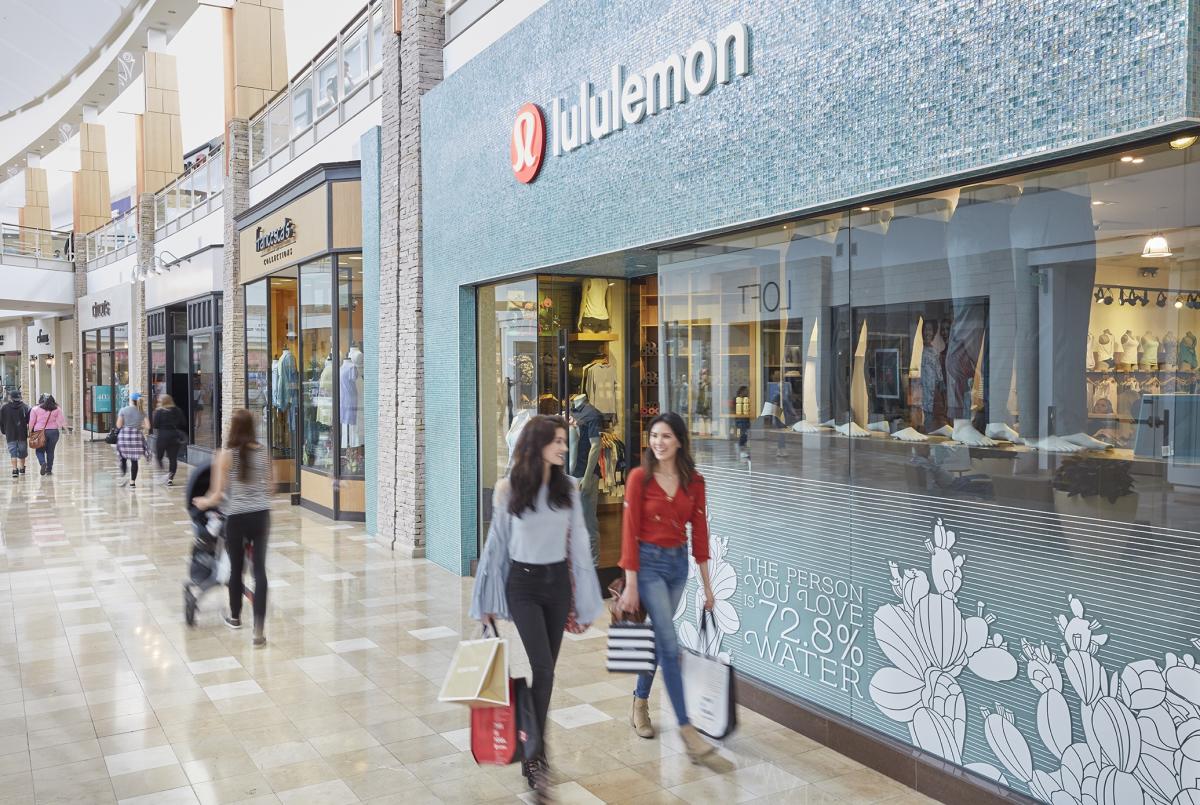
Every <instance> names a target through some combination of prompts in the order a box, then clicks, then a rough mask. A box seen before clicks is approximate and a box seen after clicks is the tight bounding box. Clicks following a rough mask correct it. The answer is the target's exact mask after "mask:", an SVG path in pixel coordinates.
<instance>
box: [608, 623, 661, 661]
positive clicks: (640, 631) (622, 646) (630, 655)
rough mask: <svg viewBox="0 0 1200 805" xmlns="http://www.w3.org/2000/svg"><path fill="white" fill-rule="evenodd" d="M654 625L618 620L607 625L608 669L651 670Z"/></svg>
mask: <svg viewBox="0 0 1200 805" xmlns="http://www.w3.org/2000/svg"><path fill="white" fill-rule="evenodd" d="M654 657H655V655H654V627H653V626H651V625H650V624H649V623H629V622H626V621H618V622H616V623H612V624H609V627H608V652H607V656H606V658H605V659H606V664H607V667H608V670H609V671H611V672H613V673H620V674H636V673H639V672H641V671H653V670H654V668H655V662H654Z"/></svg>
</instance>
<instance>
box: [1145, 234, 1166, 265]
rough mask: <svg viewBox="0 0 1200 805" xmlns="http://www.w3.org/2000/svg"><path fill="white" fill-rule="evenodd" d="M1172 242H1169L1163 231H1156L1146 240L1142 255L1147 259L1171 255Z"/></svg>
mask: <svg viewBox="0 0 1200 805" xmlns="http://www.w3.org/2000/svg"><path fill="white" fill-rule="evenodd" d="M1170 256H1171V244H1169V243H1167V239H1166V238H1165V237H1164V236H1163V234H1162V233H1161V232H1155V233H1154V234H1153V235H1151V236H1150V239H1149V240H1147V241H1146V246H1145V248H1143V249H1142V257H1145V258H1147V259H1151V258H1156V257H1170Z"/></svg>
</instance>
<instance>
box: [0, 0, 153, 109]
mask: <svg viewBox="0 0 1200 805" xmlns="http://www.w3.org/2000/svg"><path fill="white" fill-rule="evenodd" d="M135 5H137V0H87V2H79V0H37V2H23V3H21V2H18V3H3V4H0V116H4V115H8V114H10V113H12V112H13V111H15V110H17V109H20V108H21V107H22V106H25V105H27V104H29V103H32V102H35V101H36V100H37V99H38V98H40V97H41V96H43V95H45V94H47V93H50V92H52V91H54V90H55V89H56V88H57V86H58V85H59V84H60V83H62V82H64V81H65V80H68V79H69V78H70V77H71V75H72V74H73V73H75V72H77V71H78V70H79V69H80V68H81V67H83V66H86V65H87V64H88V63H89V62H90V61H92V60H94V59H95V58H96V57H97V56H99V54H100V53H101V51H102V50H103V49H104V46H105V45H106V44H108V43H109V41H110V39H111V37H112V36H113V35H114V34H115V32H116V31H117V30H118V29H119V28H120V27H122V25H121V24H122V22H125V21H127V20H126V15H127V14H130V13H131V12H132V9H133V7H134V6H135Z"/></svg>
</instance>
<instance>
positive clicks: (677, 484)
mask: <svg viewBox="0 0 1200 805" xmlns="http://www.w3.org/2000/svg"><path fill="white" fill-rule="evenodd" d="M707 508H708V507H707V505H706V503H705V497H704V478H702V477H701V476H700V473H698V472H696V465H695V462H693V461H692V455H691V452H690V451H689V449H688V432H687V425H685V424H684V422H683V418H682V417H680V416H679V414H676V413H671V412H668V413H665V414H659V415H658V416H656V417H655V418H654V419H653V420H651V422H650V447H649V448H648V449H647V450H646V451H645V453H644V455H643V456H642V465H641V466H640V467H638V468H637V469H635V470H634V471H633V472H631V473H629V478H628V479H626V482H625V520H624V527H623V530H622V535H621V562H620V565H621V567H622V568H623V569H624V570H625V592H624V593H622V595H621V610H622V611H624V612H632V611H633V610H636V609H637V608H638V606H639V605H641V606H643V607H645V609H646V612H647V613H648V614H649V615H650V620H651V623H652V625H653V626H654V644H655V653H656V655H657V660H658V666H659V667H660V668H661V669H662V673H663V679H664V680H665V681H666V686H667V696H668V697H669V698H670V699H671V706H672V707H673V708H674V709H675V716H676V717H677V718H678V719H679V733H680V735H681V736H682V738H683V742H684V744H685V745H686V747H687V752H688V757H690V758H691V759H692V760H693V761H696V760H699V759H700V758H701V757H703V756H704V755H707V754H708V753H710V752H712V751H713V747H712V745H711V744H709V743H707V742H706V741H705V740H704V739H703V738H701V737H700V734H699V733H698V732H696V728H695V727H693V726H692V725H691V723H690V722H689V721H688V716H687V705H686V703H685V700H684V696H683V677H682V675H681V673H680V667H679V641H678V638H677V636H676V634H675V623H674V616H675V609H676V607H678V606H679V599H680V598H682V597H683V591H684V588H685V587H686V586H687V580H688V559H687V545H688V531H687V526H688V525H689V524H690V525H691V532H692V556H693V557H694V558H695V560H696V567H698V568H699V569H700V578H701V579H702V581H703V583H704V596H705V602H704V607H705V609H709V610H711V609H712V608H713V592H712V584H711V583H710V582H709V578H708V520H707V514H708V511H707ZM653 682H654V673H653V672H652V671H649V672H642V673H640V674H638V681H637V688H636V689H635V690H634V694H633V712H632V713H631V715H630V723H632V725H633V728H634V730H635V731H636V732H637V734H638V735H640V736H641V737H643V738H653V737H654V728H653V727H652V726H651V725H650V708H649V706H648V705H647V703H646V700H647V699H648V698H649V697H650V685H651V684H652V683H653Z"/></svg>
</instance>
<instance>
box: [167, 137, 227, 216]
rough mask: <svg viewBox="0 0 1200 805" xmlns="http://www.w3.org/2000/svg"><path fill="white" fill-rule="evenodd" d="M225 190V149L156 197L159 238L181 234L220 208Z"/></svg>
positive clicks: (171, 184)
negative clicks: (222, 192)
mask: <svg viewBox="0 0 1200 805" xmlns="http://www.w3.org/2000/svg"><path fill="white" fill-rule="evenodd" d="M224 187H225V151H224V147H218V148H216V149H215V150H213V151H212V152H211V153H210V154H209V155H208V156H207V157H206V158H205V161H204V162H201V163H200V164H199V165H197V166H195V167H194V168H192V169H191V170H190V171H188V172H187V173H184V174H183V175H182V176H180V177H179V178H178V179H176V180H175V181H173V182H171V183H170V184H169V185H167V186H166V187H164V188H163V189H162V190H159V191H158V192H157V193H155V194H154V227H155V229H156V230H157V231H156V235H157V236H158V237H164V236H166V235H170V234H171V233H172V232H178V231H179V230H180V229H182V228H184V227H185V226H187V225H188V224H190V223H192V222H193V221H195V220H197V219H199V218H203V217H204V216H205V215H208V214H209V213H210V212H213V211H215V210H218V209H220V208H221V191H222V190H223V189H224Z"/></svg>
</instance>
